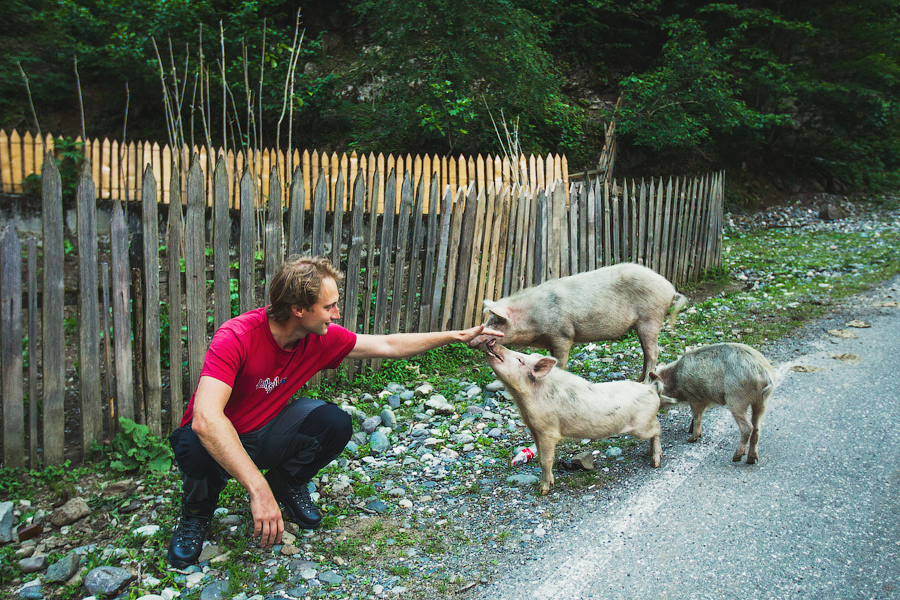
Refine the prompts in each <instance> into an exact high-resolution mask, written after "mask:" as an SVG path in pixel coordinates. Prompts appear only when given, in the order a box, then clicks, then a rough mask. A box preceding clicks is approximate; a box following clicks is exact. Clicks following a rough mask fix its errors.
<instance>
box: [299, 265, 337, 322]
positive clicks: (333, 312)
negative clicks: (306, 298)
mask: <svg viewBox="0 0 900 600" xmlns="http://www.w3.org/2000/svg"><path fill="white" fill-rule="evenodd" d="M337 302H338V287H337V282H335V280H334V279H332V278H330V277H328V278H325V279H323V280H322V294H321V296H320V297H319V301H318V302H316V303H315V304H314V305H313V306H312V307H311V308H307V309H300V323H301V325H302V327H303V328H304V329H306V331H308V332H309V333H315V334H316V335H325V333H326V332H327V331H328V326H329V325H330V324H331V323H332V322H333V321H337V320H338V319H340V318H341V313H340V311H338V307H337Z"/></svg>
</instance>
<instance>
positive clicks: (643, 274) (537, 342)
mask: <svg viewBox="0 0 900 600" xmlns="http://www.w3.org/2000/svg"><path fill="white" fill-rule="evenodd" d="M685 302H687V298H685V296H683V295H682V294H679V293H678V292H676V291H675V286H673V285H672V284H671V283H670V282H669V280H668V279H666V278H665V277H663V276H662V275H659V274H658V273H656V272H655V271H653V270H651V269H648V268H647V267H643V266H641V265H638V264H634V263H620V264H617V265H613V266H611V267H603V268H601V269H596V270H594V271H587V272H585V273H578V274H577V275H570V276H568V277H561V278H559V279H553V280H551V281H546V282H544V283H542V284H540V285H536V286H534V287H530V288H526V289H524V290H521V291H518V292H516V293H515V294H512V295H510V296H507V297H506V298H501V299H500V300H497V301H496V302H493V301H491V300H485V301H484V319H485V323H486V324H487V326H488V327H490V328H493V329H496V330H499V331H502V332H503V333H504V337H503V343H504V344H506V345H509V346H531V347H536V348H546V349H547V350H549V351H550V353H551V354H552V355H553V356H554V357H556V359H557V361H558V366H559V368H561V369H564V368H565V367H566V363H567V362H568V360H569V352H570V351H571V350H572V345H573V344H575V343H584V342H596V341H599V340H616V339H619V338H621V337H622V336H624V335H625V334H627V333H628V332H629V331H632V330H634V332H635V333H636V334H637V337H638V340H640V343H641V350H642V351H643V353H644V366H643V369H642V371H641V378H640V381H647V377H648V375H649V373H650V371H652V370H653V369H654V368H655V367H656V361H657V358H658V357H659V348H658V345H657V344H658V341H659V332H660V330H661V329H662V328H663V324H664V323H665V320H666V314H668V313H669V309H670V308H671V309H672V311H671V315H670V317H669V324H670V325H671V324H673V323H674V322H675V318H676V317H677V316H678V312H679V311H680V310H681V308H682V307H683V306H684V304H685ZM488 339H492V336H487V335H481V336H478V337H476V338H475V339H474V340H472V341H471V342H470V343H469V345H470V346H472V347H476V346H480V345H481V344H482V343H483V342H485V341H486V340H488Z"/></svg>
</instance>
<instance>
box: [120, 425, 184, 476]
mask: <svg viewBox="0 0 900 600" xmlns="http://www.w3.org/2000/svg"><path fill="white" fill-rule="evenodd" d="M119 424H120V425H121V427H122V430H121V431H120V432H118V433H117V434H116V437H115V438H114V439H113V441H112V444H111V449H110V458H111V461H110V463H109V466H110V468H112V469H114V470H116V471H136V470H138V469H147V470H149V471H150V472H155V473H165V472H166V471H168V470H169V469H171V468H172V458H173V456H174V455H173V453H172V449H171V448H170V447H169V443H168V441H166V440H164V439H161V438H159V437H157V436H155V435H152V434H151V433H150V428H149V427H147V426H146V425H141V424H138V423H135V422H134V421H132V420H130V419H126V418H124V417H120V418H119Z"/></svg>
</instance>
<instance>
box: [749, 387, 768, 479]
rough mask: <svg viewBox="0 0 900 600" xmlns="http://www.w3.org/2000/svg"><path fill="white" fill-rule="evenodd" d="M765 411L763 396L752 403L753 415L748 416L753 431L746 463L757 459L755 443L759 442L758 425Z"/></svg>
mask: <svg viewBox="0 0 900 600" xmlns="http://www.w3.org/2000/svg"><path fill="white" fill-rule="evenodd" d="M765 412H766V401H765V398H764V399H763V401H762V402H759V403H757V404H754V405H753V416H752V417H751V418H750V421H751V423H752V424H753V433H751V434H750V450H749V451H748V452H747V464H748V465H752V464H755V463H756V461H758V460H759V453H758V452H757V450H756V445H757V444H759V433H760V425H761V422H762V416H763V413H765Z"/></svg>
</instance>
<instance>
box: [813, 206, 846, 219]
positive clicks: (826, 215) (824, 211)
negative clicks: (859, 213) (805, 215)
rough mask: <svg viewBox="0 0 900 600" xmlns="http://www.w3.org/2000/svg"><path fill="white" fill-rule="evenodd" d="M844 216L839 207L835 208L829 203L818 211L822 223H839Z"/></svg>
mask: <svg viewBox="0 0 900 600" xmlns="http://www.w3.org/2000/svg"><path fill="white" fill-rule="evenodd" d="M845 216H846V215H845V214H844V211H843V210H841V208H840V207H839V206H837V205H836V204H831V203H830V202H829V203H828V204H825V205H823V206H822V208H821V209H820V210H819V218H820V219H822V220H823V221H839V220H840V219H843V218H844V217H845Z"/></svg>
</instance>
